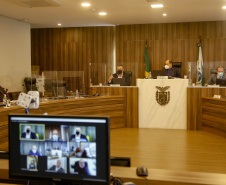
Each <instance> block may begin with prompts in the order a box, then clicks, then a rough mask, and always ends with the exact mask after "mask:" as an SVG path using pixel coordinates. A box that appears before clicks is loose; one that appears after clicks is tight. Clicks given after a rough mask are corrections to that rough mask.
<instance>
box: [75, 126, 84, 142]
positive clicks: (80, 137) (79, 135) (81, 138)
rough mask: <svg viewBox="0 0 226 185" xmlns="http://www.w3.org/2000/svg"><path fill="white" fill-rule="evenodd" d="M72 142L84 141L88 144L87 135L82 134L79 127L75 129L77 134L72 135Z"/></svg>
mask: <svg viewBox="0 0 226 185" xmlns="http://www.w3.org/2000/svg"><path fill="white" fill-rule="evenodd" d="M71 141H78V142H79V141H84V142H88V139H87V137H86V135H84V134H82V133H81V128H80V127H77V128H76V129H75V134H72V135H71Z"/></svg>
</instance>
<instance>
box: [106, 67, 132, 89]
mask: <svg viewBox="0 0 226 185" xmlns="http://www.w3.org/2000/svg"><path fill="white" fill-rule="evenodd" d="M113 78H125V85H126V86H130V85H131V82H130V76H129V75H128V74H126V73H125V72H124V68H123V66H122V65H118V66H117V69H116V73H114V74H113V75H111V76H110V77H109V78H108V84H112V79H113Z"/></svg>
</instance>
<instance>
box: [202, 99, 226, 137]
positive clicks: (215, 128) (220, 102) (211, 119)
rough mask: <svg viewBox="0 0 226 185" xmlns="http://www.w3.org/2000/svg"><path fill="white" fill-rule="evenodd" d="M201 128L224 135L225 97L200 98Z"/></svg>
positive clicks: (225, 119) (225, 117) (225, 131)
mask: <svg viewBox="0 0 226 185" xmlns="http://www.w3.org/2000/svg"><path fill="white" fill-rule="evenodd" d="M201 129H202V130H203V131H206V132H209V133H212V134H215V135H219V136H223V137H226V99H214V98H202V127H201Z"/></svg>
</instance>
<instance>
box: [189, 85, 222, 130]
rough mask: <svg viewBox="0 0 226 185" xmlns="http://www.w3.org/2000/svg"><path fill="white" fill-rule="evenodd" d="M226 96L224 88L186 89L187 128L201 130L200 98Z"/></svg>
mask: <svg viewBox="0 0 226 185" xmlns="http://www.w3.org/2000/svg"><path fill="white" fill-rule="evenodd" d="M215 94H216V95H221V96H226V88H209V87H200V88H198V87H195V88H192V87H189V88H188V89H187V128H188V130H201V115H202V106H201V105H202V97H213V96H214V95H215Z"/></svg>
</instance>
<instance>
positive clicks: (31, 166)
mask: <svg viewBox="0 0 226 185" xmlns="http://www.w3.org/2000/svg"><path fill="white" fill-rule="evenodd" d="M29 169H36V167H35V161H34V160H31V163H30V164H29Z"/></svg>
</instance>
